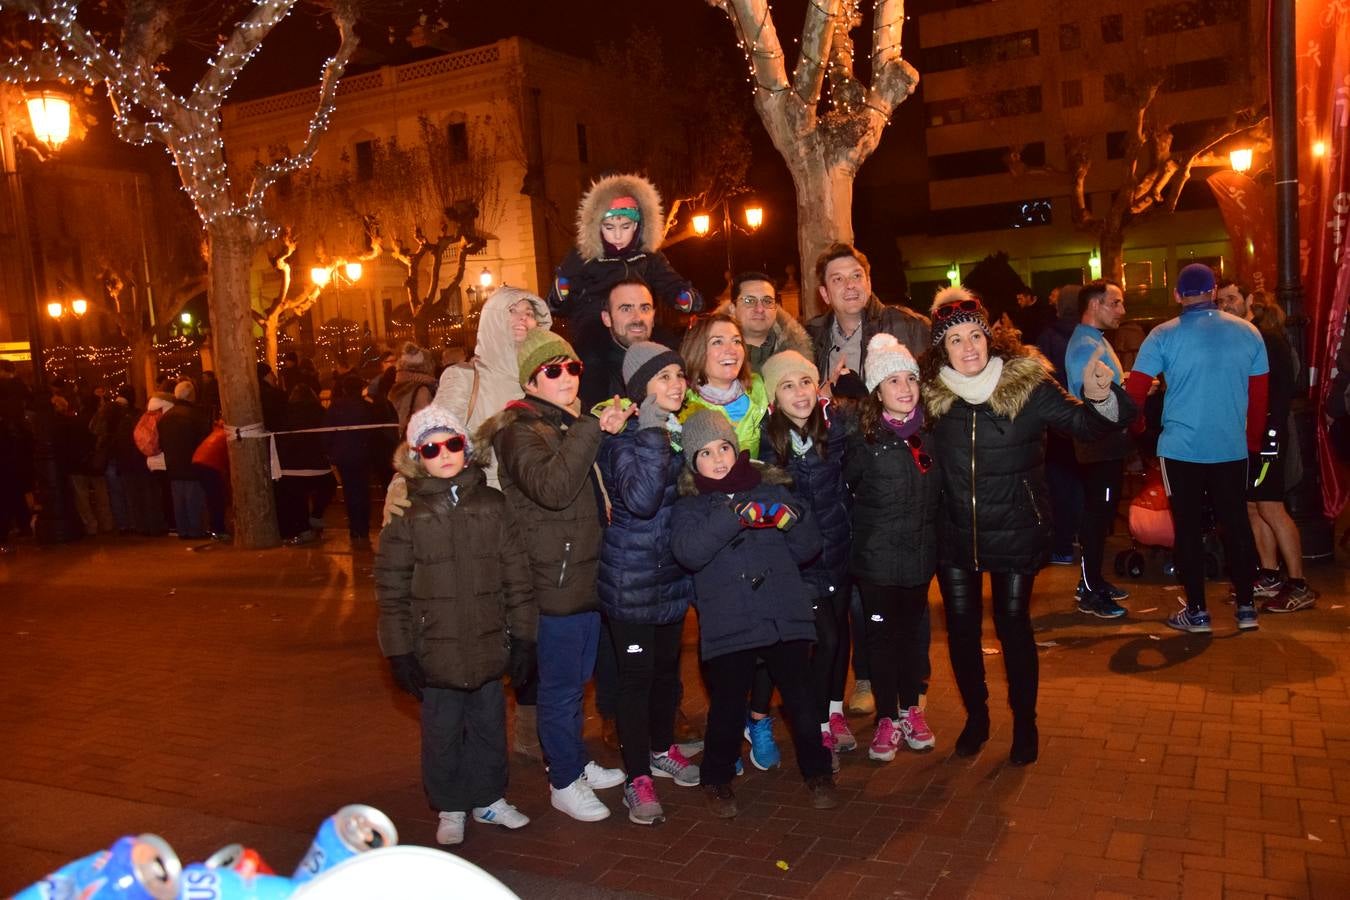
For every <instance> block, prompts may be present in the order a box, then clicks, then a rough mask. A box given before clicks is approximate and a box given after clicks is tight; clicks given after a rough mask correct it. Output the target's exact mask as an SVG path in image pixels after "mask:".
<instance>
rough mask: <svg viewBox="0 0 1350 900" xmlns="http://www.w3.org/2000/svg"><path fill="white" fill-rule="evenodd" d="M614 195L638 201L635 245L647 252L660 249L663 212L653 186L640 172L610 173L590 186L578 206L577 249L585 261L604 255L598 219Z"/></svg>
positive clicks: (662, 236)
mask: <svg viewBox="0 0 1350 900" xmlns="http://www.w3.org/2000/svg"><path fill="white" fill-rule="evenodd" d="M616 197H632V198H633V199H635V200H637V204H638V211H639V212H640V213H641V214H642V221H641V222H639V223H638V231H637V238H636V240H637V247H638V249H641V250H643V251H645V252H647V253H655V252H656V251H657V250H659V249H661V241H662V239H663V238H664V237H665V227H666V215H665V212H664V210H663V208H662V206H661V195H660V194H659V193H657V190H656V186H655V185H653V184H652V183H651V182H650V181H648V180H647V179H645V178H643V177H642V176H641V175H610V176H609V177H607V178H601V179H600V180H599V181H597V182H595V183H594V184H592V185H591V189H590V190H588V191H587V192H586V194H585V196H583V197H582V198H581V205H580V206H578V207H577V252H578V253H580V254H581V258H582V259H584V260H587V261H590V260H592V259H600V258H601V257H602V256H604V255H605V245H604V244H603V243H601V241H600V222H601V220H602V219H604V216H605V212H606V211H607V210H608V209H609V207H610V203H611V202H612V201H613V200H614V199H615V198H616Z"/></svg>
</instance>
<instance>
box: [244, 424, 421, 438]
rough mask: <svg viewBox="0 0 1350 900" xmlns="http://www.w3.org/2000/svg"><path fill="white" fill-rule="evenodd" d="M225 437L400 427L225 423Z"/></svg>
mask: <svg viewBox="0 0 1350 900" xmlns="http://www.w3.org/2000/svg"><path fill="white" fill-rule="evenodd" d="M223 427H224V429H225V437H226V439H227V440H231V441H242V440H243V439H245V438H265V437H276V436H277V435H279V434H282V435H284V434H318V433H320V432H323V431H367V430H369V429H371V428H398V427H399V425H398V423H397V422H378V423H376V424H374V425H330V426H328V427H326V428H293V429H287V430H285V431H267V430H265V429H264V428H263V426H262V423H258V424H255V425H225V426H223Z"/></svg>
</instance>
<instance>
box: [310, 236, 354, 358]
mask: <svg viewBox="0 0 1350 900" xmlns="http://www.w3.org/2000/svg"><path fill="white" fill-rule="evenodd" d="M363 271H364V269H363V268H362V266H361V264H360V263H359V262H346V261H344V260H337V261H336V262H334V263H333V264H332V265H331V266H315V267H313V268H312V269H310V270H309V280H310V281H312V282H314V286H315V287H317V288H318V289H319V290H320V291H323V289H324V288H326V287H328V285H330V284H331V285H333V288H334V290H335V291H336V298H335V302H336V304H337V314H338V318H339V319H341V318H343V316H342V286H343V285H344V284H348V285H351V284H355V283H356V282H358V281H360V280H361V274H362V272H363ZM338 356H339V357H340V358H341V359H346V358H347V331H346V328H345V327H344V328H341V329H339V330H338Z"/></svg>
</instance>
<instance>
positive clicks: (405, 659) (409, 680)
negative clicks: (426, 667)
mask: <svg viewBox="0 0 1350 900" xmlns="http://www.w3.org/2000/svg"><path fill="white" fill-rule="evenodd" d="M389 667H390V668H391V669H393V671H394V683H395V684H397V685H398V686H399V687H400V688H401V689H403V690H405V691H407V692H408V693H410V694H412V695H413V696H414V697H416V698H417V699H418V700H421V699H422V688H424V687H426V686H427V676H426V673H425V672H423V671H422V664H421V663H419V662H418V661H417V657H416V656H415V655H414V654H412V653H404V654H401V655H399V656H391V657H389Z"/></svg>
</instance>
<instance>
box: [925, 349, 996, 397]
mask: <svg viewBox="0 0 1350 900" xmlns="http://www.w3.org/2000/svg"><path fill="white" fill-rule="evenodd" d="M1001 377H1003V359H1002V358H1001V357H998V356H995V357H992V358H991V359H990V360H989V362H988V364H987V365H986V366H985V367H984V371H982V372H981V373H980V374H978V375H962V374H961V373H960V372H958V371H956V370H955V369H953V368H952V367H951V366H943V367H942V368H941V369H940V370H939V371H938V378H940V379H941V380H942V383H943V384H945V385H946V386H947V388H948V389H949V390H950V391H951V392H952V393H953V394H955V395H956V396H958V397H960V398H961V399H962V400H964V401H966V402H967V403H969V404H970V405H971V406H979V405H980V404H981V403H983V402H985V401H986V400H988V399H989V397H990V396H991V395H992V394H993V393H994V388H996V387H998V380H999V378H1001Z"/></svg>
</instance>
